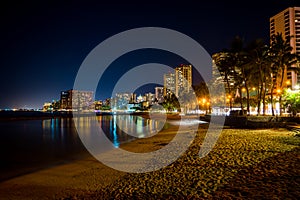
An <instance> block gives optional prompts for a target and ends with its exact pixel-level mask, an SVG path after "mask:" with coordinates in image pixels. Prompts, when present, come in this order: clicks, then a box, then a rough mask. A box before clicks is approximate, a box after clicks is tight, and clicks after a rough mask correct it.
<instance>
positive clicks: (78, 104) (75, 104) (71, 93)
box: [60, 90, 94, 110]
mask: <svg viewBox="0 0 300 200" xmlns="http://www.w3.org/2000/svg"><path fill="white" fill-rule="evenodd" d="M93 97H94V92H92V91H81V90H67V91H62V92H61V93H60V108H61V109H76V110H88V109H91V108H92V106H93V102H94V101H93V99H94V98H93Z"/></svg>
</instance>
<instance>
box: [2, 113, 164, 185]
mask: <svg viewBox="0 0 300 200" xmlns="http://www.w3.org/2000/svg"><path fill="white" fill-rule="evenodd" d="M74 123H77V125H79V126H77V128H78V127H79V130H78V131H81V134H82V133H83V134H85V135H87V136H89V134H91V133H92V131H93V128H95V127H97V128H98V129H100V128H102V130H103V132H104V133H105V134H106V136H107V137H108V138H109V139H110V141H112V143H113V144H114V146H115V147H116V148H118V147H119V146H120V144H122V143H125V142H128V141H131V140H134V139H136V138H141V137H147V136H149V135H151V134H154V133H156V132H157V131H159V130H160V129H159V128H160V126H161V122H159V121H155V120H151V119H143V118H142V117H139V116H132V115H113V116H112V115H104V116H90V117H80V118H67V117H66V118H54V119H39V120H15V121H8V122H7V121H5V122H4V121H2V122H0V133H1V140H0V148H1V149H0V150H1V151H0V157H1V160H0V171H1V173H0V181H1V180H4V179H7V178H9V177H12V176H15V175H17V174H14V173H16V172H14V173H12V171H16V169H17V171H18V173H26V170H28V169H30V170H32V169H34V168H36V167H38V166H44V165H46V166H47V165H48V164H49V163H50V164H52V163H55V162H58V161H59V162H60V161H62V160H68V159H74V158H77V157H78V156H79V155H88V152H87V150H86V149H85V147H84V146H83V144H82V142H81V140H80V138H79V136H78V133H77V131H76V129H75V126H74ZM134 124H135V125H136V126H133V125H134ZM145 127H146V129H147V130H148V131H145V130H144V129H143V128H145ZM124 132H127V133H128V132H131V133H134V134H135V136H136V137H133V136H131V135H128V134H126V133H124Z"/></svg>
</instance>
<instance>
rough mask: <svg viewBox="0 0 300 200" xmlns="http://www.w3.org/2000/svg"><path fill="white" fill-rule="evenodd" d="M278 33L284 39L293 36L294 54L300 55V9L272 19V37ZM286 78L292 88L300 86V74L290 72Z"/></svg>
mask: <svg viewBox="0 0 300 200" xmlns="http://www.w3.org/2000/svg"><path fill="white" fill-rule="evenodd" d="M276 33H281V34H282V36H283V38H286V37H287V36H291V39H290V44H291V46H292V47H293V50H292V53H296V54H298V55H300V7H290V8H287V9H285V10H283V11H281V12H280V13H278V14H277V15H275V16H273V17H271V18H270V37H271V38H272V36H273V35H275V34H276ZM285 76H286V80H287V81H289V82H290V83H291V86H292V88H295V86H296V85H297V84H300V73H298V75H297V73H296V72H294V71H288V72H287V74H286V75H285Z"/></svg>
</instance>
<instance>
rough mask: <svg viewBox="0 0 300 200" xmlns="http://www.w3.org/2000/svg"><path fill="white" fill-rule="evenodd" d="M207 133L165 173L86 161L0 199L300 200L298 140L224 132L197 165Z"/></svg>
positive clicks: (12, 186)
mask: <svg viewBox="0 0 300 200" xmlns="http://www.w3.org/2000/svg"><path fill="white" fill-rule="evenodd" d="M206 128H207V127H205V125H204V126H199V129H198V132H197V136H196V138H195V140H194V142H193V143H192V144H191V146H190V148H189V150H188V151H186V152H185V153H184V155H182V156H181V157H180V158H179V159H178V160H177V161H176V162H174V163H172V164H171V165H169V166H167V167H165V168H163V169H160V170H157V171H154V172H148V173H141V174H135V173H125V172H120V171H117V170H114V169H111V168H109V167H107V166H104V165H103V164H101V163H100V162H98V161H97V160H95V159H94V158H93V157H87V158H85V159H81V160H77V161H74V162H72V163H66V164H63V165H59V166H54V167H51V168H47V169H43V170H40V171H37V172H34V173H31V174H27V175H23V176H20V177H16V178H13V179H10V180H7V181H4V182H2V183H0V199H128V198H136V199H172V198H175V199H178V198H179V199H186V198H196V199H202V198H204V199H207V198H208V199H224V198H246V197H247V198H265V199H274V198H279V199H281V198H290V199H297V198H299V197H300V178H299V174H300V150H299V146H300V139H299V137H293V134H292V133H290V132H289V131H287V130H285V129H265V130H242V129H224V130H223V131H222V134H221V136H220V137H219V139H218V142H217V144H216V145H215V147H214V149H213V150H212V151H211V152H210V153H209V154H208V155H207V156H206V157H204V158H202V159H200V158H199V156H198V152H199V149H200V146H201V143H202V142H203V138H204V137H205V133H206ZM176 130H177V127H176V126H171V127H169V128H168V129H166V130H163V131H162V132H161V133H160V134H158V135H157V136H155V137H153V138H146V139H141V140H135V141H133V142H130V143H127V144H124V145H122V146H121V147H122V148H124V149H126V150H128V151H133V152H147V151H153V150H155V149H158V148H160V147H161V146H162V145H164V144H167V143H168V142H169V141H170V140H171V139H172V138H173V137H174V135H175V134H176ZM273 182H274V183H273ZM272 183H273V184H272Z"/></svg>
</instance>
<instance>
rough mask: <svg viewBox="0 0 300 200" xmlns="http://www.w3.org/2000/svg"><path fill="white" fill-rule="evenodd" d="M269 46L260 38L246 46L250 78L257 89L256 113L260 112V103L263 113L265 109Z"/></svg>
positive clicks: (269, 73)
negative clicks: (250, 71)
mask: <svg viewBox="0 0 300 200" xmlns="http://www.w3.org/2000/svg"><path fill="white" fill-rule="evenodd" d="M268 49H269V47H268V46H267V45H265V43H264V41H263V40H262V39H256V40H254V41H252V42H251V43H250V44H249V45H248V46H247V51H248V52H249V56H250V63H249V64H250V65H251V66H252V67H251V70H252V73H250V78H249V79H250V80H252V83H253V87H254V88H255V89H257V90H256V91H257V94H256V96H257V97H256V98H257V101H256V103H257V115H259V114H260V112H261V104H262V105H263V107H262V110H263V115H265V111H266V94H267V88H268V82H269V80H271V78H270V75H271V67H270V66H271V65H270V62H269V59H268Z"/></svg>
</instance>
